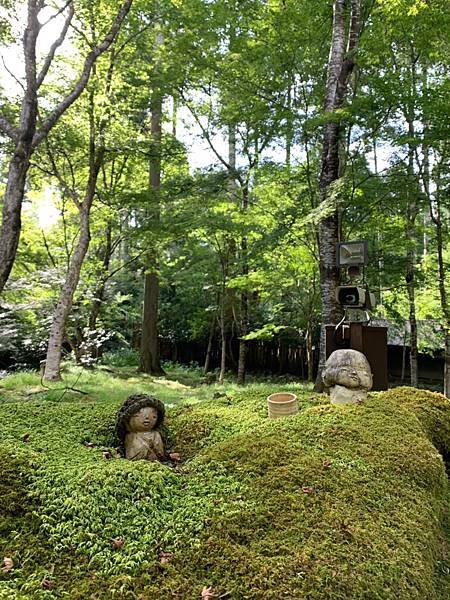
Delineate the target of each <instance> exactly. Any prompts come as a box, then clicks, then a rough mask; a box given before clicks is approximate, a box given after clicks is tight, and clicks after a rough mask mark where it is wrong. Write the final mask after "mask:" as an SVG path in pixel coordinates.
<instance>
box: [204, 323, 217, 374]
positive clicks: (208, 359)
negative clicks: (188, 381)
mask: <svg viewBox="0 0 450 600" xmlns="http://www.w3.org/2000/svg"><path fill="white" fill-rule="evenodd" d="M216 319H217V314H216V313H214V315H213V317H212V319H211V327H210V328H209V336H208V346H207V348H206V355H205V365H204V367H203V373H204V374H205V375H206V374H207V373H209V365H210V362H211V353H212V347H213V341H214V333H215V331H216Z"/></svg>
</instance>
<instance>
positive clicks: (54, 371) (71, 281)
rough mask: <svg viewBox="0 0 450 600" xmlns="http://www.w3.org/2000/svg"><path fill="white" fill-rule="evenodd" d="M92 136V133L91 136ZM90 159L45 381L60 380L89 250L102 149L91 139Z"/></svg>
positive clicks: (50, 339) (55, 321)
mask: <svg viewBox="0 0 450 600" xmlns="http://www.w3.org/2000/svg"><path fill="white" fill-rule="evenodd" d="M91 136H93V133H91ZM90 153H91V160H90V163H91V164H90V169H89V180H88V184H87V188H86V193H85V197H84V200H83V202H82V203H81V204H80V205H79V206H78V208H79V213H80V234H79V237H78V242H77V245H76V248H75V251H74V253H73V254H72V257H71V259H70V264H69V269H68V272H67V275H66V280H65V282H64V285H63V287H62V289H61V293H60V296H59V300H58V304H57V305H56V309H55V312H54V314H53V321H52V325H51V328H50V336H49V340H48V349H47V357H46V363H45V373H44V379H45V381H59V380H60V379H61V374H60V365H61V351H62V344H63V340H64V333H65V326H66V322H67V317H68V316H69V314H70V311H71V308H72V302H73V296H74V293H75V290H76V289H77V285H78V281H79V279H80V272H81V267H82V265H83V261H84V258H85V256H86V253H87V250H88V248H89V242H90V238H91V234H90V212H91V207H92V202H93V200H94V195H95V187H96V183H97V177H98V173H99V170H100V166H101V163H102V160H103V155H104V149H103V148H100V149H99V150H98V151H97V152H95V146H94V142H93V140H92V139H91V152H90Z"/></svg>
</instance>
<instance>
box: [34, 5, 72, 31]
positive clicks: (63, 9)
mask: <svg viewBox="0 0 450 600" xmlns="http://www.w3.org/2000/svg"><path fill="white" fill-rule="evenodd" d="M72 2H73V0H67V2H66V3H65V4H64V6H62V7H61V8H60V9H59V10H58V11H57V12H55V14H53V15H52V16H51V17H49V18H48V19H47V20H46V21H45V22H44V23H42V25H41V29H42V28H43V27H45V26H46V25H48V24H49V23H50V21H52V20H53V19H56V17H58V16H59V15H60V14H61V13H63V12H64V11H65V10H66V8H67V7H68V6H69V4H72Z"/></svg>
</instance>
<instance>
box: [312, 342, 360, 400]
mask: <svg viewBox="0 0 450 600" xmlns="http://www.w3.org/2000/svg"><path fill="white" fill-rule="evenodd" d="M322 379H323V382H324V384H325V387H326V388H327V389H328V390H329V392H330V397H331V402H332V403H333V404H356V403H359V402H363V401H364V400H365V399H366V398H367V392H368V391H369V390H371V389H372V372H371V370H370V365H369V361H368V360H367V358H366V357H365V356H364V354H362V352H358V351H357V350H344V349H343V350H335V351H334V352H333V353H332V354H330V356H329V357H328V359H327V362H326V363H325V369H324V371H323V373H322Z"/></svg>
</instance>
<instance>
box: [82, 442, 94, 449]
mask: <svg viewBox="0 0 450 600" xmlns="http://www.w3.org/2000/svg"><path fill="white" fill-rule="evenodd" d="M84 445H85V446H86V448H93V447H94V442H84Z"/></svg>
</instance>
